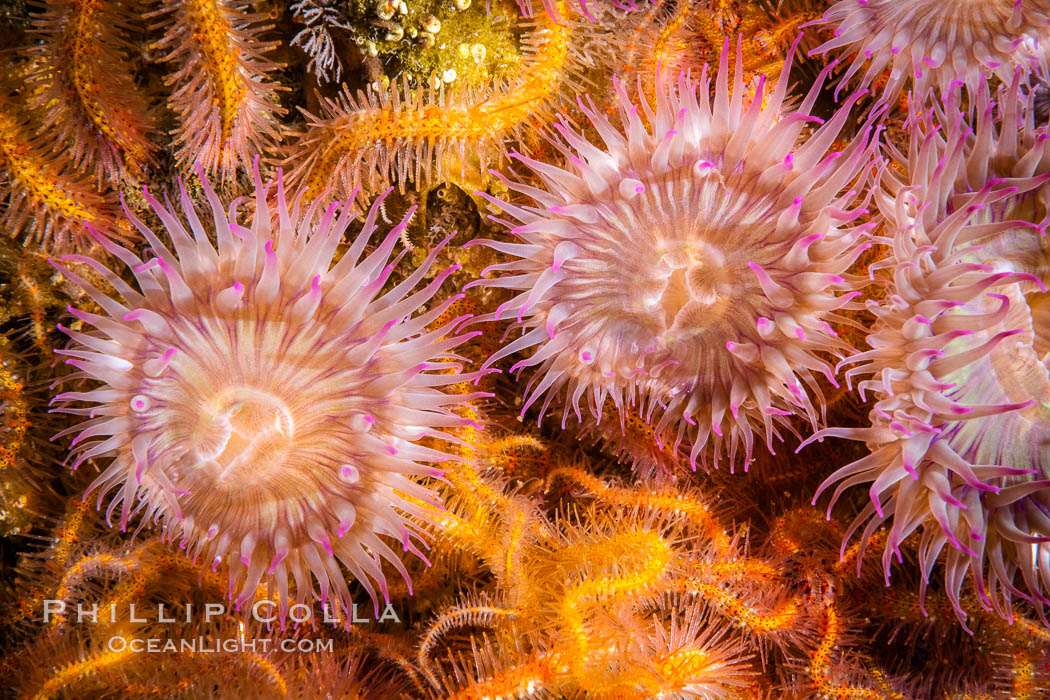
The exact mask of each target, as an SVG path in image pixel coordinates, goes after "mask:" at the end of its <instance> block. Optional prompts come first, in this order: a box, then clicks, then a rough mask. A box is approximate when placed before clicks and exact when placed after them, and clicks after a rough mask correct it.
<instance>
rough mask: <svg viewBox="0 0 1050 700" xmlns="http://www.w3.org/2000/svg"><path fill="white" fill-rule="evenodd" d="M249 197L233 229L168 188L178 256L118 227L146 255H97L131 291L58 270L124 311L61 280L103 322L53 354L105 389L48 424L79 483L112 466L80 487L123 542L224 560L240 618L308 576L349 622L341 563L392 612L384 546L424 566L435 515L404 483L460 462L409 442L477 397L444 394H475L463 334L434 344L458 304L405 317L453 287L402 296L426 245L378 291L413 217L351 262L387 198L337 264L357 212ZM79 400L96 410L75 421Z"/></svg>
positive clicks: (303, 592)
mask: <svg viewBox="0 0 1050 700" xmlns="http://www.w3.org/2000/svg"><path fill="white" fill-rule="evenodd" d="M255 184H256V191H255V211H254V214H253V216H252V218H251V225H250V227H246V226H243V225H241V224H240V223H238V221H237V208H238V203H237V202H234V203H233V204H232V205H231V206H230V211H229V217H227V214H226V211H225V210H224V208H223V204H222V203H221V202H220V201H219V198H218V197H217V196H216V194H215V192H214V191H213V190H212V189H211V187H210V186H209V185H208V184H207V183H206V182H205V183H204V194H205V196H206V197H207V199H208V202H209V203H210V205H211V212H210V217H209V219H210V221H209V223H211V225H210V226H206V225H205V224H204V223H202V221H201V219H200V218H198V214H197V212H196V210H195V208H194V205H193V203H192V201H191V199H190V197H189V195H188V194H187V192H186V190H185V188H183V187H181V185H180V201H181V205H182V213H183V216H184V219H185V222H186V224H188V230H187V228H186V225H185V224H184V223H183V221H182V220H180V219H179V218H178V217H177V216H176V214H175V213H174V212H173V210H172V207H171V205H170V204H168V205H167V206H165V205H163V204H161V203H159V202H158V201H156V200H155V199H154V198H153V197H151V196H149V194H148V193H146V197H147V200H148V201H149V203H150V205H151V206H152V207H153V210H154V211H155V212H156V215H157V216H158V217H159V218H160V220H161V221H162V222H163V223H164V226H165V228H166V229H167V231H168V235H169V236H170V238H171V242H172V244H173V245H174V249H173V250H172V249H171V248H169V247H168V246H167V245H166V244H165V243H163V242H162V241H161V239H160V238H158V236H156V235H155V234H154V233H153V232H152V231H151V230H150V229H149V228H148V227H147V226H145V225H144V224H143V223H142V222H141V221H140V220H138V219H137V218H135V217H134V215H132V214H131V213H130V212H126V213H127V215H128V217H129V218H130V219H131V221H132V223H133V224H134V225H135V226H136V228H138V230H139V231H141V232H142V235H143V236H145V238H146V240H147V241H148V242H149V245H150V251H149V252H150V256H146V259H145V260H142V259H139V257H138V256H136V255H135V254H134V253H132V252H131V251H129V250H127V249H125V248H122V247H119V246H117V245H115V244H113V243H111V242H109V241H106V240H101V242H102V244H103V245H104V246H105V248H106V250H107V251H108V252H109V253H110V254H112V255H113V257H115V258H117V259H119V260H121V261H122V262H123V263H124V264H125V265H127V266H128V267H129V268H130V269H131V271H132V272H133V273H134V277H135V279H136V280H137V282H138V287H139V288H138V290H136V289H133V288H132V287H131V286H130V285H128V284H127V283H125V282H124V281H123V280H122V279H121V278H120V277H119V276H117V275H116V274H115V273H114V272H112V271H110V270H109V269H108V268H107V267H105V266H104V265H103V264H101V263H99V262H96V261H94V260H91V259H89V258H86V257H83V256H69V257H70V258H72V259H75V260H80V261H82V262H84V263H85V264H88V265H90V266H91V267H92V268H93V269H94V270H95V271H96V272H97V273H98V274H99V275H100V276H101V277H102V278H103V279H105V280H106V282H108V283H109V284H110V285H112V287H113V288H114V289H115V290H116V292H117V293H118V294H119V295H120V297H122V299H123V300H122V301H121V300H118V299H114V298H111V297H110V296H108V295H106V294H104V293H103V292H102V291H100V290H99V289H98V288H97V287H95V286H93V285H92V284H91V283H89V282H88V281H86V280H85V279H83V278H82V277H80V276H79V275H76V274H74V273H73V272H71V271H70V270H69V269H68V268H67V267H66V266H64V265H62V264H57V263H56V267H58V268H59V269H60V270H61V271H62V272H63V274H65V275H67V276H68V277H69V278H70V279H71V280H73V281H74V282H75V283H77V284H79V285H80V286H81V287H83V289H84V290H85V291H86V292H87V294H88V295H90V297H91V298H92V299H94V301H95V302H97V303H98V305H99V306H100V307H101V309H102V310H103V311H104V313H103V314H101V315H100V314H94V313H88V312H86V311H81V310H77V309H71V310H70V311H71V313H72V314H73V315H74V316H76V317H77V319H79V320H80V321H82V322H83V323H84V324H87V325H89V326H93V327H94V329H95V330H94V331H84V330H74V329H69V328H62V330H63V331H64V332H65V333H66V334H67V335H69V337H70V338H71V339H72V344H71V347H70V348H69V349H66V350H62V351H60V353H61V354H62V355H64V356H66V357H67V358H69V359H67V360H66V362H67V363H68V364H70V365H73V366H75V367H76V368H77V369H79V370H80V371H79V372H78V373H76V374H74V375H73V377H74V378H83V379H85V380H93V381H94V382H100V383H101V386H97V387H95V388H92V389H90V390H88V391H70V392H66V393H62V394H59V395H58V396H57V397H56V398H55V401H56V402H57V404H58V407H59V409H58V410H60V411H62V412H65V413H70V414H74V415H84V416H87V417H88V420H86V421H84V422H82V423H80V424H79V425H75V426H73V427H72V428H70V429H68V430H66V431H63V433H60V435H61V434H64V433H74V432H75V433H77V435H76V437H75V438H74V439H73V447H72V449H71V452H70V459H73V468H76V467H77V466H79V465H81V464H82V463H84V462H85V461H86V460H89V459H95V458H103V457H108V456H112V459H111V460H110V461H109V464H108V465H107V466H106V467H105V469H104V470H103V471H102V473H101V474H100V475H99V476H98V478H97V479H95V481H94V483H93V484H91V486H90V487H89V489H88V493H90V492H92V491H94V490H96V489H97V490H98V491H99V495H98V502H99V504H101V502H102V498H103V497H104V496H105V494H106V493H108V492H109V491H111V490H113V489H117V491H118V493H117V495H116V496H115V497H114V498H113V499H112V501H111V502H110V503H109V507H108V510H107V521H108V519H109V517H110V516H111V515H112V514H113V513H114V512H115V511H117V510H119V513H120V525H121V529H125V528H126V527H127V525H128V521H129V519H130V518H131V517H132V516H133V515H141V522H140V524H139V529H141V528H142V527H143V526H144V525H146V524H147V523H160V524H161V526H162V527H163V529H164V537H165V538H166V539H167V540H169V541H172V542H174V541H178V542H179V546H180V547H183V548H185V549H186V550H187V553H188V554H189V555H191V556H192V557H193V558H194V559H196V558H197V557H198V556H201V555H203V556H204V557H205V561H209V562H213V568H214V567H216V566H218V565H219V564H220V563H221V562H224V561H225V562H226V563H227V564H228V566H229V575H230V591H231V596H232V594H233V592H234V591H239V592H240V594H239V596H238V597H237V601H236V602H237V605H238V607H240V606H241V605H242V604H243V603H244V602H246V601H248V600H250V599H251V598H252V597H253V596H254V595H255V592H256V589H257V587H258V586H259V584H260V582H261V581H263V580H264V576H265V580H266V581H268V582H269V583H270V584H271V586H272V585H274V584H275V585H276V590H277V591H278V592H279V594H280V601H279V602H280V606H281V610H282V612H284V611H285V610H287V606H288V601H289V595H288V593H289V591H288V575H289V573H290V574H291V575H292V576H293V577H294V581H295V595H296V597H297V598H298V599H299V600H305V599H309V598H310V596H311V595H313V581H312V580H311V578H310V573H311V572H312V574H313V576H314V577H316V579H317V580H318V582H319V583H320V599H321V600H327V599H328V596H329V593H330V592H331V593H332V594H333V597H334V598H335V599H336V600H337V601H338V603H339V604H341V605H342V606H344V609H345V606H346V605H348V603H349V602H350V594H349V592H348V589H347V585H346V582H345V580H344V576H343V574H342V573H341V570H340V567H339V562H341V563H342V564H343V565H344V566H345V567H346V569H347V570H348V571H349V572H350V573H351V574H353V576H354V577H356V579H357V580H358V581H359V582H360V584H361V585H362V586H363V587H364V588H365V589H366V590H367V591H368V592H369V594H370V595H371V596H372V599H373V601H375V600H376V596H375V591H374V588H373V586H372V584H371V583H370V580H369V579H370V578H371V579H374V580H375V581H376V582H377V583H378V585H379V587H380V588H381V590H382V591H383V594H384V597H386V591H387V587H386V581H385V577H384V574H383V571H382V567H381V563H382V560H383V559H385V560H386V561H388V562H390V564H392V565H393V566H394V568H396V569H397V570H398V571H399V572H400V573H401V574H402V575H403V576H405V577H406V580H407V578H408V573H407V571H406V569H405V566H404V564H403V563H402V562H401V559H400V558H399V556H398V554H396V553H395V552H394V551H393V550H392V549H391V548H390V547H389V546H387V544H386V543H385V542H384V540H383V538H382V537H380V536H381V535H387V536H390V537H393V538H396V540H397V541H398V542H399V546H400V547H401V548H403V549H404V550H405V551H406V552H408V551H410V552H413V553H414V554H416V555H417V556H420V557H422V554H421V552H420V551H419V549H418V548H417V546H416V541H421V537H422V534H423V532H422V530H421V528H420V526H419V523H418V520H413V518H415V519H426V518H427V516H428V513H433V510H432V505H433V504H435V503H436V496H434V494H433V493H432V492H431V491H429V490H428V489H427V488H425V487H424V486H423V485H421V484H420V483H418V481H417V479H416V477H422V476H437V475H440V474H441V473H442V471H441V470H440V469H438V468H435V467H434V466H432V465H433V463H438V462H444V461H446V460H451V459H455V458H454V457H452V456H450V455H448V454H445V453H444V452H441V451H439V450H438V449H436V448H434V447H428V446H425V445H423V444H421V443H420V440H421V439H422V438H424V437H426V438H431V439H437V440H443V439H449V437H448V436H447V435H446V434H445V433H444V432H442V428H447V427H453V426H462V425H466V424H470V423H471V421H469V420H467V419H464V418H461V417H459V416H457V415H455V414H454V413H453V412H452V411H451V408H452V407H454V406H455V405H457V404H462V403H464V402H467V401H470V400H472V399H473V398H475V397H476V396H477V395H476V394H458V395H457V394H446V393H443V392H442V391H440V387H442V386H446V385H449V384H453V383H457V382H462V381H465V379H471V378H473V376H474V375H471V374H466V375H464V374H461V373H458V372H454V371H452V370H458V369H459V365H458V363H455V362H450V361H449V358H450V355H449V351H450V350H452V348H454V347H456V346H457V345H459V344H460V343H461V342H463V340H464V339H466V338H467V337H469V335H470V334H466V335H453V334H452V330H453V328H454V327H455V326H456V325H458V323H459V322H460V321H461V320H462V319H455V320H454V321H452V322H450V323H448V324H445V325H443V326H441V327H439V328H436V329H434V328H429V326H430V324H432V323H433V322H434V321H435V319H437V318H438V317H439V316H440V315H441V314H443V313H444V312H445V310H446V309H447V308H448V307H449V306H450V305H451V304H452V303H453V302H454V301H455V300H456V299H457V298H458V297H455V296H453V297H451V298H449V299H447V300H445V301H444V302H442V303H440V304H437V305H435V306H434V307H433V308H430V309H429V310H427V311H425V312H424V313H420V314H417V315H412V314H413V312H415V311H417V310H419V309H420V308H421V307H422V306H423V305H424V304H427V303H428V302H429V301H430V300H431V299H432V298H433V297H434V295H435V294H436V293H437V292H438V289H439V288H440V287H441V285H442V283H443V281H444V280H445V279H446V278H447V277H448V276H449V275H450V274H452V272H453V271H454V270H455V266H454V267H452V268H449V269H446V270H444V271H443V272H441V273H440V274H438V275H437V276H436V277H435V278H434V279H433V280H432V281H431V282H430V283H429V284H427V285H426V286H425V287H424V288H422V289H420V290H418V291H413V289H414V288H415V287H416V286H417V284H418V283H419V282H420V281H421V280H422V279H423V277H424V276H425V275H426V273H427V270H428V268H429V267H430V266H431V265H432V263H433V262H434V259H435V257H436V256H437V254H438V250H440V247H439V248H438V249H436V250H435V251H433V252H432V253H431V255H430V256H429V257H428V258H427V259H426V261H425V262H424V264H423V265H422V266H421V267H420V268H419V269H416V270H414V271H412V272H411V274H408V275H407V276H406V277H405V278H404V279H403V280H402V281H400V282H399V283H397V284H396V285H395V284H390V285H388V284H387V283H388V280H389V279H390V276H391V274H392V272H393V270H394V268H395V265H396V263H397V261H398V260H400V257H398V258H397V260H395V261H394V262H393V263H391V264H388V263H387V261H388V259H389V257H390V254H391V251H392V250H393V248H394V246H395V244H396V243H397V241H398V236H399V234H400V233H401V232H402V231H403V229H404V228H405V226H406V225H407V219H406V220H405V221H402V222H401V224H400V225H398V226H397V227H395V228H393V230H391V231H390V233H389V234H387V235H386V237H385V238H384V239H383V240H382V242H381V243H380V244H379V245H378V246H377V247H376V248H375V250H374V251H373V252H371V253H370V254H369V255H367V256H366V257H364V259H362V254H363V252H364V251H365V248H366V246H368V245H369V243H370V241H371V239H372V235H373V233H374V232H375V229H376V218H377V217H378V216H379V211H380V207H381V206H382V200H380V201H378V202H377V203H376V204H375V205H374V206H373V207H372V208H371V210H370V211H369V213H368V216H367V219H366V221H365V222H364V229H363V230H362V232H361V233H360V234H359V235H358V236H356V237H355V238H354V239H353V240H352V241H351V242H350V245H349V248H348V249H347V250H346V252H345V253H343V255H342V257H341V258H339V260H338V262H337V263H335V264H334V265H332V264H331V263H332V259H333V255H334V254H335V252H336V250H337V247H338V246H339V245H340V243H341V241H342V239H343V235H344V234H345V233H346V231H347V228H348V226H350V224H351V222H352V221H353V218H354V216H355V215H354V213H353V211H352V209H351V203H350V202H347V203H346V204H345V205H344V206H343V207H342V210H341V211H339V212H338V214H337V210H338V209H339V206H338V203H335V204H332V205H331V206H329V207H327V208H324V209H322V207H321V206H320V205H319V204H318V203H317V202H315V203H314V204H312V205H311V206H309V207H304V206H302V205H301V204H300V202H299V200H296V201H295V202H294V204H293V205H292V206H291V207H290V208H289V206H288V203H287V201H286V198H285V191H284V187H283V184H282V182H281V179H280V178H278V183H277V194H276V204H275V205H274V204H268V203H267V193H268V190H269V189H270V188H269V184H267V185H264V184H263V183H262V181H261V179H260V177H259V173H258V168H257V167H256V170H255ZM304 210H305V211H304ZM211 236H214V240H217V242H218V250H216V249H215V248H214V247H213V246H212V243H211V242H210V240H212V239H211V238H210V237H211ZM402 255H403V254H402ZM67 259H69V258H63V261H65V260H67ZM381 290H388V291H385V293H382V294H380V292H381ZM83 402H88V403H91V404H94V405H93V406H91V407H89V408H81V407H77V406H78V405H81V406H82V405H83ZM438 444H440V443H438ZM85 497H86V496H85ZM409 587H410V589H411V584H409ZM270 590H273V588H272V587H271V589H270Z"/></svg>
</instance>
